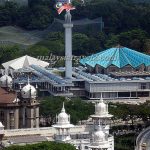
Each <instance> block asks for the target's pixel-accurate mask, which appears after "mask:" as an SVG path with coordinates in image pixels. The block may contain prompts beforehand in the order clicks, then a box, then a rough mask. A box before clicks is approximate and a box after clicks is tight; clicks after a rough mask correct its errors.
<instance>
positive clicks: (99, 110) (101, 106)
mask: <svg viewBox="0 0 150 150" xmlns="http://www.w3.org/2000/svg"><path fill="white" fill-rule="evenodd" d="M95 114H96V115H100V116H101V115H106V114H108V105H107V104H105V103H104V101H103V99H102V97H101V99H100V102H99V103H98V104H96V105H95Z"/></svg>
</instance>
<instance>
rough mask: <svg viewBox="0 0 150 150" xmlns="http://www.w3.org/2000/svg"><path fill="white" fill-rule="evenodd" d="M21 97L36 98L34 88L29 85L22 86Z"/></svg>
mask: <svg viewBox="0 0 150 150" xmlns="http://www.w3.org/2000/svg"><path fill="white" fill-rule="evenodd" d="M21 96H22V97H23V98H36V96H37V91H36V89H35V87H34V86H32V85H30V84H29V83H28V84H27V85H26V86H24V87H23V88H22V90H21Z"/></svg>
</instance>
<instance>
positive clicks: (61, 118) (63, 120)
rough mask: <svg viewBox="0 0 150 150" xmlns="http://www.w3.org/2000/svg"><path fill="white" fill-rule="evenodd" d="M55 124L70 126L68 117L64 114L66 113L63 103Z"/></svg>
mask: <svg viewBox="0 0 150 150" xmlns="http://www.w3.org/2000/svg"><path fill="white" fill-rule="evenodd" d="M57 124H59V125H67V124H70V116H69V115H68V114H66V112H65V108H64V103H63V108H62V110H61V113H60V114H59V115H58V122H57Z"/></svg>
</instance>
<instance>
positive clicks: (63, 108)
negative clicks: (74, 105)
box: [61, 102, 66, 112]
mask: <svg viewBox="0 0 150 150" xmlns="http://www.w3.org/2000/svg"><path fill="white" fill-rule="evenodd" d="M61 112H66V110H65V104H64V102H63V107H62V110H61Z"/></svg>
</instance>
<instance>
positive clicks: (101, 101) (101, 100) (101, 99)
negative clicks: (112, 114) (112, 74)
mask: <svg viewBox="0 0 150 150" xmlns="http://www.w3.org/2000/svg"><path fill="white" fill-rule="evenodd" d="M100 103H103V94H102V93H101V98H100Z"/></svg>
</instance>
